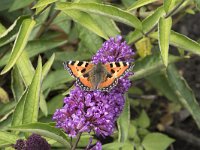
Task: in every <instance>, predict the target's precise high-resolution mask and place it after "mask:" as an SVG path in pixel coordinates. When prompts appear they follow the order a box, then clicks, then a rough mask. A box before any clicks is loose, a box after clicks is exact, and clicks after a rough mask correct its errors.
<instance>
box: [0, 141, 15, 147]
mask: <svg viewBox="0 0 200 150" xmlns="http://www.w3.org/2000/svg"><path fill="white" fill-rule="evenodd" d="M11 144H12V143H9V142H6V141H4V140H0V148H1V147H7V146H9V145H11Z"/></svg>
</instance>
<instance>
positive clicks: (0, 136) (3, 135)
mask: <svg viewBox="0 0 200 150" xmlns="http://www.w3.org/2000/svg"><path fill="white" fill-rule="evenodd" d="M18 139H19V137H18V136H17V135H15V134H12V133H9V132H3V131H0V141H5V142H8V143H11V144H15V143H16V141H17V140H18Z"/></svg>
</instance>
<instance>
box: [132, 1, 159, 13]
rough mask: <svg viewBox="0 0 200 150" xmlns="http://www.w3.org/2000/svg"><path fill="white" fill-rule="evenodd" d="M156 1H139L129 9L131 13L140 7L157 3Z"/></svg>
mask: <svg viewBox="0 0 200 150" xmlns="http://www.w3.org/2000/svg"><path fill="white" fill-rule="evenodd" d="M156 1H157V0H137V1H135V2H134V3H133V4H132V5H131V6H130V7H129V8H128V11H131V10H133V9H137V8H139V7H142V6H145V5H148V4H150V3H153V2H156Z"/></svg>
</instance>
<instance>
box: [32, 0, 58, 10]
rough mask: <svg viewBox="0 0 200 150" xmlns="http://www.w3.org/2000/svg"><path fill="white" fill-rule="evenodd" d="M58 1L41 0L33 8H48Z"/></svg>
mask: <svg viewBox="0 0 200 150" xmlns="http://www.w3.org/2000/svg"><path fill="white" fill-rule="evenodd" d="M56 1H57V0H39V1H38V2H37V3H36V4H35V5H34V6H33V7H32V9H34V8H38V7H46V6H47V5H49V4H51V3H53V2H56Z"/></svg>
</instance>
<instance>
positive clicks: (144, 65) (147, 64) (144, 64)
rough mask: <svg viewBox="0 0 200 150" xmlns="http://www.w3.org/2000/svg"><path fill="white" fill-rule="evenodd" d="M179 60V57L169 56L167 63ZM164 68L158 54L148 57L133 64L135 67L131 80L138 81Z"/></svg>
mask: <svg viewBox="0 0 200 150" xmlns="http://www.w3.org/2000/svg"><path fill="white" fill-rule="evenodd" d="M180 59H181V58H180V57H177V56H173V55H170V56H169V63H173V62H176V61H178V60H180ZM164 68H165V67H164V65H163V62H162V60H161V56H160V55H159V54H154V55H149V56H146V57H145V58H143V59H141V60H137V61H136V62H135V66H134V68H133V72H134V75H133V76H132V78H131V79H132V80H138V79H141V78H144V77H147V76H149V75H151V74H153V73H155V72H158V71H160V70H162V69H164Z"/></svg>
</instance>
